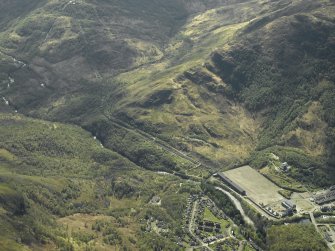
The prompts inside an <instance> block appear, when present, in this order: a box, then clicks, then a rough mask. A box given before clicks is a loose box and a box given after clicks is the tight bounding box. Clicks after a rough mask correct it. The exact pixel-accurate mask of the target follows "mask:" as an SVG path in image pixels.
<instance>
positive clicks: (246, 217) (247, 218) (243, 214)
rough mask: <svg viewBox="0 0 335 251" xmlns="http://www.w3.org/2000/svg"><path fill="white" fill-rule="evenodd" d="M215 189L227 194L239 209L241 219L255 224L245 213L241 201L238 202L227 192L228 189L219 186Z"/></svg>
mask: <svg viewBox="0 0 335 251" xmlns="http://www.w3.org/2000/svg"><path fill="white" fill-rule="evenodd" d="M215 189H217V190H219V191H221V192H223V193H225V194H226V195H228V197H229V198H230V199H231V200H232V201H233V203H234V204H235V206H236V208H237V209H238V210H239V211H240V213H241V215H242V217H243V219H244V220H245V222H246V223H248V224H250V225H252V226H255V224H254V222H253V221H252V220H251V219H250V218H249V217H248V216H247V215H246V214H245V212H244V210H243V208H242V205H241V202H239V200H238V199H236V198H235V197H234V196H233V195H232V194H231V193H229V192H228V191H226V190H224V189H222V188H221V187H215Z"/></svg>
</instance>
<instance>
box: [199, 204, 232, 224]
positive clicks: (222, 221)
mask: <svg viewBox="0 0 335 251" xmlns="http://www.w3.org/2000/svg"><path fill="white" fill-rule="evenodd" d="M204 220H208V221H213V222H218V223H220V224H221V229H225V228H227V227H228V226H230V225H231V222H230V221H229V220H225V219H218V218H217V217H216V216H215V215H214V214H213V213H212V212H211V211H210V210H209V209H208V208H207V207H206V208H205V211H204Z"/></svg>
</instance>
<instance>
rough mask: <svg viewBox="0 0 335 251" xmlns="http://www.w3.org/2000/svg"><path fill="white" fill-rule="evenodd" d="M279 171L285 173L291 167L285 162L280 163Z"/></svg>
mask: <svg viewBox="0 0 335 251" xmlns="http://www.w3.org/2000/svg"><path fill="white" fill-rule="evenodd" d="M279 169H280V171H282V172H284V173H286V172H288V171H289V170H290V169H291V167H290V166H289V164H288V163H287V162H283V163H281V165H280V167H279Z"/></svg>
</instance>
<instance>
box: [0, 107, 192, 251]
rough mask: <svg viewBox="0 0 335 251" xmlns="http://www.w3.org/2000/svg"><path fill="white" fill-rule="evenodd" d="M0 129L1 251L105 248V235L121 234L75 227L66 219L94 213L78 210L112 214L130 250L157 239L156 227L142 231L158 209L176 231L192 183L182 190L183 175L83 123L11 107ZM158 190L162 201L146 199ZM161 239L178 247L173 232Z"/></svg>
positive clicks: (89, 218)
mask: <svg viewBox="0 0 335 251" xmlns="http://www.w3.org/2000/svg"><path fill="white" fill-rule="evenodd" d="M0 131H1V136H0V137H1V140H0V142H1V145H0V149H1V150H0V180H1V183H0V209H1V210H0V213H1V215H2V217H1V232H2V233H4V235H2V237H1V239H0V248H1V249H2V250H10V247H12V248H14V249H15V248H16V250H19V249H20V248H21V249H22V250H25V249H29V248H31V249H33V250H35V249H38V248H41V249H48V250H53V249H55V248H57V247H58V248H66V247H67V248H69V247H71V246H74V247H77V248H79V249H83V248H85V246H88V245H91V246H94V244H93V241H92V242H91V244H89V243H87V240H95V241H96V242H97V244H96V245H97V248H98V250H103V249H99V247H100V246H101V245H102V244H103V243H104V242H105V241H104V238H109V239H110V240H113V238H116V237H115V236H114V235H113V236H114V237H110V236H109V235H108V234H107V233H104V232H102V233H100V232H96V231H95V230H94V231H91V230H90V231H88V233H87V231H85V230H83V229H80V228H75V229H73V231H70V232H68V230H67V227H66V226H67V223H66V222H67V220H66V219H67V217H70V215H72V214H74V213H89V215H86V216H85V215H83V216H82V217H81V216H80V215H77V217H78V219H75V222H77V223H78V222H79V223H80V222H84V221H82V218H84V219H85V221H87V222H88V224H96V222H97V221H98V220H99V217H100V218H103V217H106V218H108V219H109V220H110V221H111V222H110V223H109V225H108V229H114V230H113V231H117V236H119V237H118V238H117V240H118V242H120V241H121V242H122V245H123V246H127V247H128V248H136V247H137V248H141V247H142V248H145V247H146V248H151V246H150V245H155V244H150V243H149V242H148V240H149V239H150V238H152V235H151V234H150V233H146V234H144V233H142V231H140V227H141V226H142V225H144V224H145V221H142V220H141V219H143V217H144V216H145V215H149V216H151V215H155V214H158V215H160V219H161V220H164V221H165V222H167V223H168V224H169V228H170V229H171V231H175V229H177V226H178V223H177V222H179V220H181V219H179V217H180V215H181V211H182V210H183V207H184V203H185V201H186V197H187V196H188V195H187V194H188V191H191V190H192V189H193V188H192V185H191V186H189V188H188V189H190V190H187V189H186V188H185V189H184V190H183V191H182V190H181V189H180V186H179V183H180V180H179V179H177V178H175V177H173V176H160V175H156V174H154V173H152V172H147V171H143V170H141V169H139V168H138V167H137V166H136V165H134V164H133V163H131V162H129V161H128V160H126V159H124V158H123V157H121V156H120V155H118V154H116V153H115V152H112V151H111V150H108V149H105V148H102V147H101V145H100V143H99V142H97V141H96V140H94V139H93V137H92V135H90V134H89V133H87V132H85V131H84V130H83V129H81V128H79V127H76V126H72V125H65V124H60V123H52V122H45V121H42V120H35V119H30V118H26V117H24V116H21V115H13V114H8V113H7V114H0ZM185 185H186V184H185ZM186 186H187V185H186ZM156 191H161V192H159V193H157V192H156ZM178 191H179V192H178ZM176 192H177V193H176ZM154 194H156V195H160V196H161V197H162V201H163V202H162V207H159V208H156V207H151V206H150V205H147V202H148V201H149V199H150V198H151V197H152V196H153V195H154ZM178 208H179V209H178ZM176 213H177V215H176ZM95 214H100V215H101V216H99V217H93V215H95ZM62 217H65V218H64V219H63V220H62V219H61V220H57V222H58V224H57V222H56V219H59V218H62ZM120 222H125V223H124V226H123V227H120ZM77 223H76V224H77ZM71 224H72V223H71ZM71 224H70V223H69V224H68V225H70V226H72V225H71ZM73 224H74V223H73ZM80 224H81V223H80ZM106 227H107V226H106ZM115 229H117V230H115ZM106 231H107V230H106ZM108 231H112V230H108ZM129 231H130V232H131V234H129ZM87 238H88V239H87ZM129 238H132V242H131V241H129ZM161 238H162V243H164V246H165V248H167V249H168V247H171V248H172V247H173V244H172V243H171V239H172V240H173V238H174V237H173V235H168V236H167V237H161ZM113 243H114V242H111V245H112V246H113ZM135 243H137V244H135ZM35 245H37V246H35ZM162 245H163V244H162ZM109 248H111V246H110V247H109ZM152 248H154V247H153V246H152Z"/></svg>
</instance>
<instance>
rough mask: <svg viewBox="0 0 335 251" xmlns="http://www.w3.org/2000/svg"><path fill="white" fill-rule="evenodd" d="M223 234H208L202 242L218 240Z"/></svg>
mask: <svg viewBox="0 0 335 251" xmlns="http://www.w3.org/2000/svg"><path fill="white" fill-rule="evenodd" d="M224 237H225V236H224V235H223V234H219V235H217V236H209V237H206V238H204V239H203V242H205V243H211V242H213V241H216V240H219V239H222V238H224Z"/></svg>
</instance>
